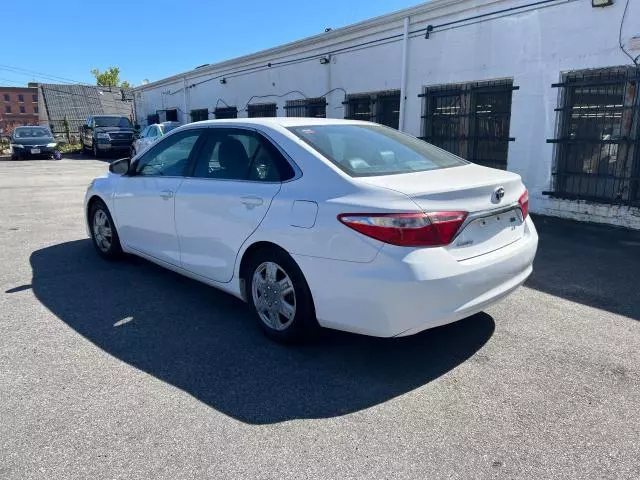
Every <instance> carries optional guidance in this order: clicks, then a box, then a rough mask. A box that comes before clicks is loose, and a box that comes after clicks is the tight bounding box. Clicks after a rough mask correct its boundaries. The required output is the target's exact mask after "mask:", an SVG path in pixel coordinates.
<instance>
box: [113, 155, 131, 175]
mask: <svg viewBox="0 0 640 480" xmlns="http://www.w3.org/2000/svg"><path fill="white" fill-rule="evenodd" d="M129 168H131V159H130V158H129V157H127V158H121V159H119V160H116V161H115V162H112V163H111V164H110V165H109V171H110V172H111V173H115V174H116V175H124V174H125V173H128V172H129Z"/></svg>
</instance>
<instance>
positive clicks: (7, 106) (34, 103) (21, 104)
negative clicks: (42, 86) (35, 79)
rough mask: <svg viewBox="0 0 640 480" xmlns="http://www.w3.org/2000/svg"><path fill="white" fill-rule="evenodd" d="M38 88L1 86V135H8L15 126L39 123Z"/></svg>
mask: <svg viewBox="0 0 640 480" xmlns="http://www.w3.org/2000/svg"><path fill="white" fill-rule="evenodd" d="M38 115H39V109H38V89H37V88H33V87H2V86H0V135H1V136H8V135H10V134H11V132H12V131H13V129H14V128H15V127H19V126H22V125H38V118H39V117H38Z"/></svg>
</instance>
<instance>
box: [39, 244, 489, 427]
mask: <svg viewBox="0 0 640 480" xmlns="http://www.w3.org/2000/svg"><path fill="white" fill-rule="evenodd" d="M31 266H32V270H33V279H32V288H33V292H34V293H35V295H36V297H37V298H38V299H39V301H40V302H42V304H43V305H44V306H46V307H47V308H48V309H49V310H50V311H51V312H53V313H54V314H55V315H56V316H57V317H58V318H59V319H61V320H62V321H63V322H65V323H66V324H67V325H69V326H70V327H71V328H73V329H74V330H75V331H76V332H77V333H79V334H80V335H82V336H84V337H85V338H86V339H88V340H89V341H91V342H92V343H93V344H95V345H96V346H97V347H99V348H101V349H103V350H104V351H106V352H108V353H109V354H110V355H113V356H114V357H116V358H118V359H120V360H122V361H124V362H126V363H128V364H130V365H132V366H134V367H136V368H138V369H140V370H143V371H145V372H147V373H149V374H151V375H153V376H155V377H156V378H158V379H160V380H162V381H165V382H167V383H169V384H171V385H174V386H175V387H177V388H180V389H182V390H184V391H185V392H188V393H189V394H191V395H192V396H194V397H195V398H197V399H198V400H200V401H202V402H204V403H205V404H208V405H210V406H211V407H213V408H215V409H216V410H218V411H220V412H222V413H225V414H226V415H229V416H231V417H233V418H236V419H238V420H240V421H243V422H247V423H251V424H269V423H274V422H281V421H285V420H291V419H300V418H327V417H334V416H339V415H343V414H347V413H352V412H356V411H359V410H362V409H365V408H368V407H372V406H375V405H378V404H380V403H382V402H385V401H387V400H390V399H392V398H394V397H397V396H398V395H402V394H404V393H407V392H409V391H411V390H413V389H415V388H418V387H420V386H422V385H425V384H426V383H428V382H430V381H432V380H434V379H436V378H438V377H440V376H441V375H443V374H445V373H447V372H448V371H450V370H452V369H453V368H455V367H456V366H458V365H459V364H461V363H462V362H464V361H466V360H467V359H469V358H470V357H471V356H473V355H474V353H476V352H477V351H478V350H479V349H480V348H482V346H483V345H484V344H485V343H486V342H487V341H488V340H489V339H490V338H491V336H492V334H493V332H494V328H495V324H494V321H493V319H492V318H491V317H490V316H489V315H488V314H485V313H481V314H478V315H475V316H473V317H470V318H468V319H465V320H462V321H460V322H456V323H454V324H451V325H447V326H444V327H440V328H436V329H433V330H429V331H426V332H423V333H421V334H418V335H414V336H411V337H406V338H398V339H377V338H370V337H364V336H359V335H351V334H346V333H340V332H333V331H326V332H325V333H324V334H323V335H322V336H321V338H320V339H318V340H317V341H315V342H314V343H312V344H308V345H304V346H297V347H286V346H281V345H278V344H274V343H272V342H270V341H269V340H267V339H266V338H265V337H264V336H263V335H262V334H261V333H260V331H259V329H258V327H257V325H255V324H254V319H253V317H252V315H251V314H250V312H249V310H248V308H247V307H246V305H245V304H244V303H242V302H241V301H240V300H238V299H236V298H235V297H232V296H230V295H227V294H225V293H222V292H219V291H217V290H215V289H214V288H211V287H208V286H206V285H204V284H201V283H198V282H196V281H192V280H190V279H187V278H185V277H183V276H181V275H178V274H175V273H173V272H170V271H168V270H165V269H163V268H160V267H157V266H155V265H153V264H151V263H149V262H146V261H144V260H141V259H136V258H130V259H125V260H123V261H120V262H108V261H105V260H102V259H101V258H99V257H98V256H97V254H96V253H95V252H94V250H93V246H92V245H91V242H90V240H88V239H87V240H78V241H73V242H67V243H62V244H58V245H54V246H51V247H47V248H43V249H41V250H38V251H36V252H34V253H33V254H32V255H31ZM425 308H428V307H427V306H425ZM79 367H80V368H81V366H79Z"/></svg>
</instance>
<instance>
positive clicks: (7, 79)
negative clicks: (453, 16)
mask: <svg viewBox="0 0 640 480" xmlns="http://www.w3.org/2000/svg"><path fill="white" fill-rule="evenodd" d="M4 3H5V4H4V5H3V6H2V17H3V18H4V19H5V21H3V22H2V38H3V48H2V55H0V85H7V86H18V85H26V83H27V82H29V81H40V82H46V83H57V79H56V78H51V77H52V76H55V77H61V78H63V79H65V80H67V81H75V82H83V83H94V82H95V80H94V78H93V77H92V75H91V73H90V71H91V69H92V68H99V69H101V70H103V69H105V68H107V67H109V66H118V67H120V72H121V73H120V77H121V79H122V80H128V81H129V82H131V83H132V84H134V85H137V84H140V83H141V82H142V80H143V79H145V78H147V79H149V80H150V81H154V80H158V79H161V78H163V77H166V76H169V75H172V74H175V73H179V72H182V71H185V70H190V69H192V68H194V67H196V66H198V65H201V64H203V63H214V62H217V61H220V60H225V59H228V58H233V57H237V56H239V55H244V54H247V53H251V52H255V51H258V50H262V49H265V48H269V47H273V46H276V45H279V44H282V43H286V42H290V41H294V40H298V39H300V38H303V37H307V36H311V35H315V34H317V33H321V32H323V31H324V29H325V28H326V27H332V28H337V27H341V26H345V25H349V24H351V23H354V22H358V21H361V20H366V19H368V18H371V17H374V16H377V15H382V14H385V13H389V12H392V11H395V10H400V9H402V8H406V7H410V6H414V5H417V4H419V3H422V2H421V0H321V1H306V2H305V1H299V0H298V1H291V0H289V1H285V0H244V1H243V0H235V1H228V0H200V1H196V0H181V1H176V0H173V1H164V0H161V1H141V0H128V1H121V0H109V1H107V2H95V1H91V0H84V1H65V0H62V1H56V2H54V1H51V0H32V1H30V2H28V5H29V8H28V11H27V9H25V3H24V2H22V1H18V0H9V1H7V2H4ZM81 19H82V20H81ZM35 72H37V73H35ZM58 81H59V83H65V82H64V81H62V80H58Z"/></svg>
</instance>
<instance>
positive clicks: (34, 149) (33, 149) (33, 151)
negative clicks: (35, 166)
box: [31, 148, 40, 155]
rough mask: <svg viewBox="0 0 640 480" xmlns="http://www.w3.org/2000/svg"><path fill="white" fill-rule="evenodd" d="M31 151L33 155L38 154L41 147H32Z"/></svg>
mask: <svg viewBox="0 0 640 480" xmlns="http://www.w3.org/2000/svg"><path fill="white" fill-rule="evenodd" d="M31 153H32V154H33V155H37V154H38V153H40V149H39V148H32V149H31Z"/></svg>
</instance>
